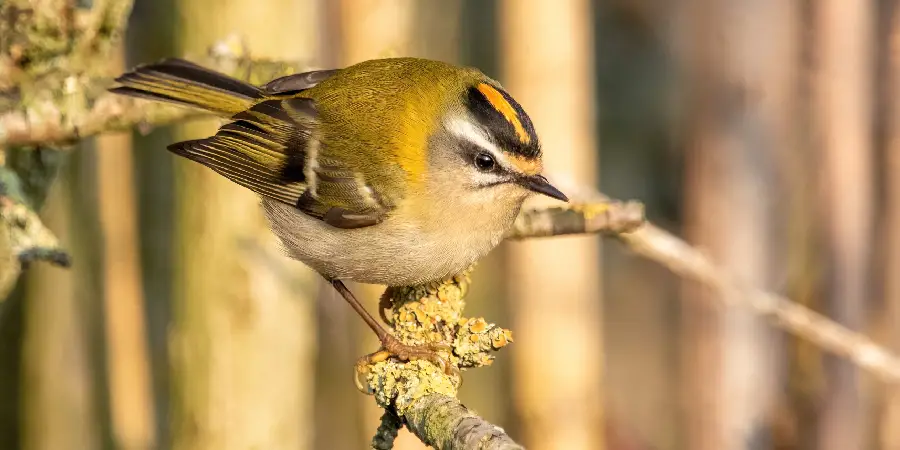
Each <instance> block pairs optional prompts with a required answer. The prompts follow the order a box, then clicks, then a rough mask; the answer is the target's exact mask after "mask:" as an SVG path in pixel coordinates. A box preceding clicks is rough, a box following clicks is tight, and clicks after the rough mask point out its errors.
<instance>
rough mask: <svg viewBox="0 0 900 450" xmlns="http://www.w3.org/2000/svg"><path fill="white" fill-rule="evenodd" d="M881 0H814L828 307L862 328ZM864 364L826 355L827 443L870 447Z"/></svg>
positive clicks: (823, 437) (838, 447)
mask: <svg viewBox="0 0 900 450" xmlns="http://www.w3.org/2000/svg"><path fill="white" fill-rule="evenodd" d="M873 13H874V10H873V3H872V2H870V1H865V0H859V1H853V2H848V1H845V0H822V1H818V2H815V3H814V6H813V14H814V25H813V30H814V33H815V38H814V42H816V48H815V55H816V57H815V60H816V61H817V64H816V65H815V74H816V77H815V79H814V84H813V86H814V94H813V95H814V98H813V105H814V107H813V111H814V115H813V121H814V122H813V130H814V133H815V139H816V141H815V142H814V145H815V146H816V147H818V148H819V149H820V151H821V163H820V167H821V169H820V173H819V176H820V178H819V180H818V182H819V187H820V189H821V190H820V193H821V195H822V196H821V197H820V200H821V205H820V211H821V216H820V217H821V219H822V222H821V223H822V224H823V225H822V226H823V227H824V229H823V231H824V236H825V239H826V241H825V260H826V261H828V263H827V264H828V267H826V269H825V270H826V272H825V276H824V280H825V283H826V286H824V292H826V294H825V295H826V297H825V309H826V311H825V313H826V315H828V316H830V317H831V318H833V319H835V320H837V321H839V322H841V323H842V324H843V325H845V326H848V327H850V328H852V329H856V330H862V329H863V327H864V322H865V320H864V317H865V315H866V313H867V312H866V302H865V299H866V298H867V296H868V294H869V290H868V285H869V283H870V282H871V281H872V279H871V278H870V277H869V270H870V267H869V262H870V258H871V254H870V248H871V243H872V241H871V233H872V231H873V226H872V225H873V224H872V214H873V203H872V195H873V193H874V191H873V186H872V179H873V175H874V173H873V171H872V169H873V167H872V158H873V150H872V128H871V123H872V101H871V93H872V86H871V82H872V79H873V76H872V68H873V66H872V61H873V59H872V50H873V45H872V40H871V37H872V35H873V33H872V29H873V25H874V21H873V16H874V14H873ZM859 383H860V378H859V372H858V370H857V369H856V368H854V367H853V366H852V365H851V364H850V363H848V362H846V361H840V360H839V359H838V358H836V357H828V358H827V359H826V384H827V388H826V390H825V392H826V393H825V398H824V404H823V407H824V410H823V415H822V420H821V421H820V423H819V431H818V439H819V443H818V446H819V448H822V449H825V450H831V449H834V450H845V449H849V448H863V447H864V442H865V440H864V436H865V431H866V429H867V427H868V425H867V423H866V422H867V420H866V415H867V414H866V408H864V406H863V404H862V399H861V391H860V389H859Z"/></svg>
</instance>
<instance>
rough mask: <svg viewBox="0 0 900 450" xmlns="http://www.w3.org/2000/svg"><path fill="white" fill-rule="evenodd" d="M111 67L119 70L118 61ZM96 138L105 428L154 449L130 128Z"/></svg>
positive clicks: (136, 448) (134, 447) (127, 446)
mask: <svg viewBox="0 0 900 450" xmlns="http://www.w3.org/2000/svg"><path fill="white" fill-rule="evenodd" d="M116 66H118V68H119V69H120V70H122V69H124V67H123V64H122V63H121V60H119V61H116ZM96 142H97V171H98V182H99V186H98V195H99V199H98V206H99V208H100V226H101V227H102V230H101V232H102V233H103V239H104V245H103V262H104V265H103V269H104V274H103V285H104V290H103V299H104V300H103V308H104V314H103V318H104V322H105V330H106V346H107V349H108V351H107V358H106V362H107V372H108V373H107V379H108V380H109V399H110V420H111V424H110V427H111V430H112V438H113V442H115V445H116V448H119V449H123V450H149V449H153V448H156V438H155V434H156V424H155V417H154V413H153V404H152V397H151V392H150V362H149V359H148V350H149V349H148V342H147V327H146V322H145V318H144V297H143V292H142V283H141V269H140V264H139V262H138V248H139V247H138V239H137V238H138V233H137V208H136V206H135V193H134V176H133V170H134V169H133V167H132V164H131V163H132V161H131V160H132V148H131V133H114V134H109V135H106V136H101V137H98V138H97V140H96Z"/></svg>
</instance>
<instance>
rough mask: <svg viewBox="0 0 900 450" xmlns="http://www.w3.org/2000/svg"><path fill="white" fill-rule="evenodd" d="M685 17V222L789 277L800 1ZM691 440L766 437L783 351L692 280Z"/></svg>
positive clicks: (733, 266) (731, 254)
mask: <svg viewBox="0 0 900 450" xmlns="http://www.w3.org/2000/svg"><path fill="white" fill-rule="evenodd" d="M684 8H685V9H684V10H682V12H683V13H684V16H683V17H681V19H683V20H684V22H681V23H680V25H681V30H682V33H683V34H682V36H681V37H682V38H683V39H684V40H683V42H682V45H683V46H684V48H683V52H682V54H683V55H684V56H683V58H682V61H683V62H684V63H685V64H686V66H685V74H686V81H687V83H688V84H687V86H686V87H687V89H685V92H688V95H687V97H686V99H685V100H686V101H685V103H684V105H685V110H686V111H687V113H688V119H687V120H688V121H689V124H688V128H687V129H688V130H689V131H688V135H687V136H686V138H687V144H686V152H687V154H686V173H685V183H686V186H685V211H686V213H685V214H686V217H685V234H686V235H687V237H688V239H689V240H690V241H691V242H692V243H693V244H695V245H698V246H699V247H701V248H703V249H705V250H706V251H708V252H709V253H710V254H711V256H712V258H713V259H714V260H716V261H718V262H720V263H721V264H723V265H724V266H725V267H727V268H728V269H729V270H730V271H731V273H733V274H735V275H736V276H738V277H739V278H740V279H741V280H744V281H746V282H748V283H750V284H752V285H755V286H761V287H767V288H771V287H773V285H774V283H775V282H778V281H781V277H782V276H783V271H784V267H783V264H782V263H781V261H784V258H785V254H784V251H783V250H781V249H782V248H783V246H782V245H780V243H781V242H784V239H785V237H786V236H783V235H781V233H783V232H784V231H786V220H783V214H778V209H782V210H783V211H786V210H787V209H786V208H785V207H786V206H788V205H786V204H781V203H779V201H778V199H780V198H784V196H783V194H784V190H783V189H780V188H779V187H780V186H782V185H783V183H780V182H779V181H780V180H779V179H778V176H779V175H781V174H779V173H778V172H777V170H778V169H779V168H780V167H781V166H782V164H781V162H782V160H781V159H780V158H782V157H783V155H784V153H785V152H787V151H788V149H790V148H792V147H793V146H794V145H795V141H794V137H793V136H792V131H793V125H792V117H793V114H794V111H793V110H792V106H793V104H794V101H793V100H794V97H793V87H794V84H793V80H794V77H795V76H796V62H797V59H796V54H795V53H796V39H795V36H794V33H795V30H796V25H795V22H796V17H797V11H796V5H795V3H792V2H784V1H781V0H762V1H755V2H736V1H728V0H691V1H687V2H686V3H685V4H684ZM684 295H685V297H686V298H685V301H684V302H683V303H682V304H683V312H682V340H683V351H684V359H683V362H682V365H683V370H682V374H681V376H682V381H683V383H684V390H683V394H684V407H685V409H686V411H687V416H686V420H687V423H686V424H685V425H686V426H685V433H686V436H685V437H686V443H687V448H691V449H701V450H702V449H709V450H720V449H723V450H724V449H742V448H766V446H765V442H766V441H768V438H769V436H768V434H769V430H767V429H766V428H765V427H764V426H765V425H766V421H767V417H766V415H767V413H768V412H770V411H771V410H772V408H773V406H774V405H773V403H774V400H775V394H776V392H777V390H778V384H777V383H778V381H779V380H778V379H777V378H776V373H777V370H776V369H777V367H778V364H779V359H780V358H779V353H778V352H777V351H774V349H775V348H778V345H779V344H778V342H777V341H775V335H774V333H773V331H772V330H771V329H770V327H769V326H768V325H767V324H766V323H765V321H764V320H762V319H759V318H756V317H754V316H753V315H752V314H751V313H749V312H746V311H742V310H737V309H724V310H723V309H719V308H714V307H711V306H710V305H711V304H714V303H716V302H714V301H702V300H701V299H699V298H698V297H701V296H710V295H720V294H716V293H713V292H709V291H708V290H706V289H702V288H700V287H698V286H696V285H687V286H685V294H684Z"/></svg>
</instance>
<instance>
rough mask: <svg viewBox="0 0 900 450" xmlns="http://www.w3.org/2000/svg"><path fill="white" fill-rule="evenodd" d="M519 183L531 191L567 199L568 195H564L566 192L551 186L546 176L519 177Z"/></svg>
mask: <svg viewBox="0 0 900 450" xmlns="http://www.w3.org/2000/svg"><path fill="white" fill-rule="evenodd" d="M519 184H521V185H522V186H524V187H525V189H528V190H529V191H532V192H537V193H538V194H544V195H546V196H548V197H552V198H555V199H557V200H562V201H564V202H568V201H569V197H566V194H563V193H562V192H561V191H560V190H559V189H557V188H555V187H553V185H552V184H550V182H549V181H547V179H546V178H544V177H543V176H541V175H532V176H530V177H522V178H520V179H519Z"/></svg>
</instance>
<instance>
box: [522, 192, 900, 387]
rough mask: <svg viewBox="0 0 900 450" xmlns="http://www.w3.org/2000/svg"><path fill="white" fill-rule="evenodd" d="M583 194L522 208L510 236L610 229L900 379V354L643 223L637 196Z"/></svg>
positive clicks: (734, 301)
mask: <svg viewBox="0 0 900 450" xmlns="http://www.w3.org/2000/svg"><path fill="white" fill-rule="evenodd" d="M585 197H587V198H588V201H587V202H586V203H582V204H579V203H577V202H575V203H574V204H573V205H572V206H570V207H559V208H548V209H543V210H534V211H527V212H523V214H522V215H521V216H520V217H519V219H518V220H517V221H516V226H515V227H514V229H513V232H512V233H511V234H510V237H511V238H514V239H526V238H531V237H545V236H550V235H564V234H572V233H603V234H610V235H612V236H614V237H615V238H616V239H618V240H619V241H621V242H623V243H624V244H625V245H627V246H628V248H629V249H631V250H632V251H634V252H635V253H637V254H640V255H641V256H643V257H645V258H648V259H651V260H653V261H656V262H658V263H660V264H662V265H663V266H665V267H667V268H668V269H669V270H671V271H672V272H675V273H676V274H678V275H680V276H682V277H684V278H688V279H691V280H694V281H696V282H699V283H701V284H704V285H706V286H709V287H711V288H713V289H715V290H717V291H719V292H720V293H721V294H723V295H718V296H712V297H709V298H714V299H717V300H718V301H720V302H729V303H728V305H729V306H739V307H748V308H750V309H751V310H753V311H754V312H756V313H757V314H760V315H762V316H765V317H768V318H770V319H771V320H772V321H774V322H775V323H776V324H778V325H779V326H781V327H783V328H784V329H786V330H788V331H790V332H792V333H794V334H796V335H798V336H801V337H803V338H805V339H808V340H810V341H812V342H813V343H815V344H816V345H818V346H820V347H821V348H822V349H824V350H826V351H828V352H831V353H834V354H836V355H839V356H843V357H846V358H847V359H849V360H850V361H852V362H853V363H855V364H856V365H857V366H859V367H861V368H863V369H866V370H868V371H870V372H872V373H874V374H875V375H877V376H878V377H879V378H881V379H883V380H884V381H886V382H890V383H893V382H898V381H900V358H898V357H897V356H896V355H895V354H893V353H892V352H891V351H889V350H888V349H886V348H885V347H883V346H880V345H878V344H877V343H875V342H874V341H873V340H872V339H869V338H868V337H866V336H865V335H863V334H861V333H857V332H854V331H852V330H850V329H848V328H846V327H844V326H842V325H840V324H838V323H837V322H835V321H833V320H830V319H828V318H827V317H825V316H823V315H821V314H819V313H817V312H815V311H812V310H810V309H809V308H806V307H804V306H803V305H801V304H799V303H796V302H793V301H791V300H790V299H788V298H787V297H783V296H780V295H776V294H773V293H770V292H766V291H763V290H760V289H757V288H754V287H752V286H748V285H745V284H743V283H741V282H740V281H739V280H737V279H735V278H734V277H732V276H731V275H730V274H729V273H728V272H727V271H725V270H724V269H722V268H721V267H719V266H717V265H716V264H715V263H713V262H712V260H710V259H709V258H708V257H707V256H706V255H704V254H703V253H702V252H700V251H699V250H697V249H696V248H694V247H692V246H691V245H690V244H688V243H687V242H685V241H684V240H682V239H680V238H678V237H676V236H675V235H673V234H671V233H669V232H667V231H665V230H663V229H661V228H659V227H657V226H655V225H653V224H651V223H643V222H642V218H643V217H642V216H641V212H642V208H640V207H639V206H638V205H636V204H634V203H633V202H626V203H621V202H617V201H609V200H606V197H605V196H603V195H602V194H597V193H593V194H590V193H588V194H587V195H585ZM629 229H630V231H628V230H629Z"/></svg>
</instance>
